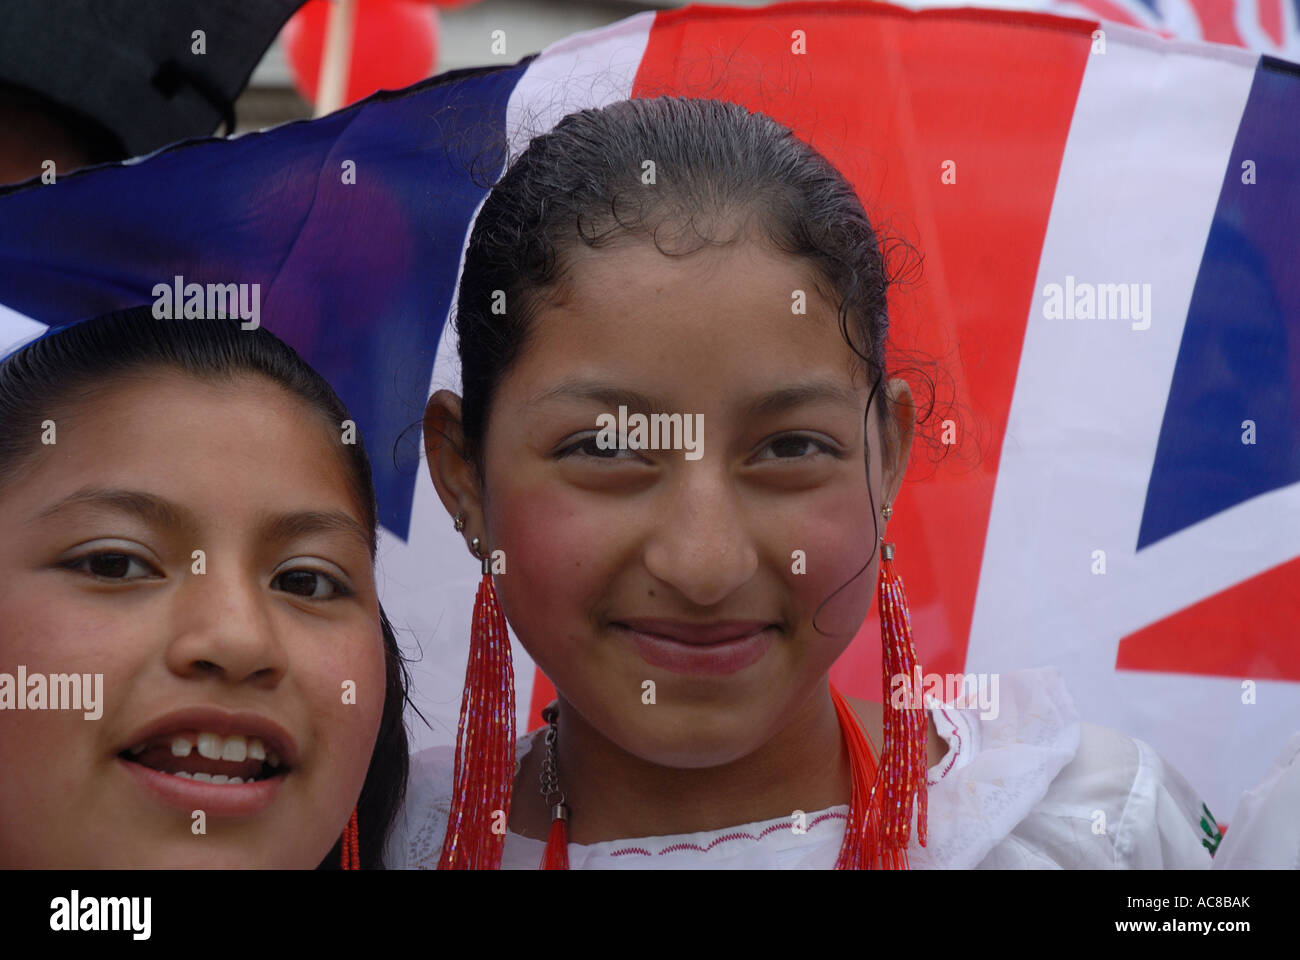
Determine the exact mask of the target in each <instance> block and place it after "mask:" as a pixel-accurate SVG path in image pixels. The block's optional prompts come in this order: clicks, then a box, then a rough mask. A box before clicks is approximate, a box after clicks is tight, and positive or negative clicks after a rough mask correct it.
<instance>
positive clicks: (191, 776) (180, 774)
mask: <svg viewBox="0 0 1300 960" xmlns="http://www.w3.org/2000/svg"><path fill="white" fill-rule="evenodd" d="M172 776H173V777H184V778H185V779H186V780H193V779H194V774H192V773H186V772H185V771H184V770H177V771H176V772H175V773H173V774H172Z"/></svg>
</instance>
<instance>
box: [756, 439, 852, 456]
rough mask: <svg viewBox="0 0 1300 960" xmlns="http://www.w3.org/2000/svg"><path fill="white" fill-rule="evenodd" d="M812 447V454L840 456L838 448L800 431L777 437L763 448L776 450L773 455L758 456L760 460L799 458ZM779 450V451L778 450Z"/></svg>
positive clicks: (805, 454)
mask: <svg viewBox="0 0 1300 960" xmlns="http://www.w3.org/2000/svg"><path fill="white" fill-rule="evenodd" d="M810 447H812V448H813V454H814V455H815V454H816V453H819V452H820V453H828V454H830V455H831V456H833V457H838V456H840V453H839V451H838V450H836V449H835V448H834V447H832V446H831V445H830V444H828V443H824V442H823V441H821V440H818V439H817V438H816V437H812V436H809V435H807V434H802V433H791V434H787V435H786V436H783V437H777V438H776V439H775V440H772V441H771V442H769V443H768V445H767V446H766V447H764V448H763V450H764V451H767V450H772V451H774V452H777V455H776V456H773V457H759V459H760V460H800V459H803V458H804V457H806V456H808V455H809V454H808V449H809V448H810ZM778 451H779V452H778Z"/></svg>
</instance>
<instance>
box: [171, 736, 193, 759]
mask: <svg viewBox="0 0 1300 960" xmlns="http://www.w3.org/2000/svg"><path fill="white" fill-rule="evenodd" d="M193 749H194V744H192V743H190V741H189V739H188V738H186V737H173V738H172V756H173V757H188V756H189V755H190V751H192V750H193Z"/></svg>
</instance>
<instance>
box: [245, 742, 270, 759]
mask: <svg viewBox="0 0 1300 960" xmlns="http://www.w3.org/2000/svg"><path fill="white" fill-rule="evenodd" d="M248 757H249V759H250V760H265V759H266V744H264V743H263V742H262V741H261V740H259V739H257V737H253V739H251V740H249V741H248Z"/></svg>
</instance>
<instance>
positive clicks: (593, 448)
mask: <svg viewBox="0 0 1300 960" xmlns="http://www.w3.org/2000/svg"><path fill="white" fill-rule="evenodd" d="M596 437H597V434H594V433H593V434H591V435H590V436H586V437H583V438H582V439H581V440H579V441H577V442H576V443H571V444H569V445H568V446H567V447H565V448H564V449H563V450H561V451H559V453H557V454H556V456H557V457H558V458H559V459H561V460H563V459H565V458H567V457H570V456H572V455H573V454H574V452H575V451H580V452H581V453H582V455H583V456H584V457H591V458H592V459H594V460H635V459H636V453H635V451H633V450H630V449H628V448H627V447H610V448H606V449H601V448H600V446H598V445H597V443H596Z"/></svg>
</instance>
